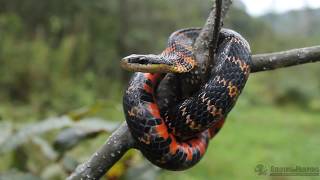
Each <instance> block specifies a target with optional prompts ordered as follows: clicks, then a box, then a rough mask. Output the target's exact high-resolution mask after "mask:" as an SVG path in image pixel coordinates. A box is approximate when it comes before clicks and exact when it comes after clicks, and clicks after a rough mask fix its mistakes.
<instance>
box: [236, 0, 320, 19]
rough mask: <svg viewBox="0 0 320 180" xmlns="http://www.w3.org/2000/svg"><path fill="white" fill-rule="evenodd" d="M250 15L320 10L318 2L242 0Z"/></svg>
mask: <svg viewBox="0 0 320 180" xmlns="http://www.w3.org/2000/svg"><path fill="white" fill-rule="evenodd" d="M242 2H244V4H245V5H246V7H247V11H248V12H249V13H250V14H251V15H255V16H258V15H261V14H264V13H266V12H270V11H273V12H285V11H288V10H292V9H301V8H303V7H306V6H307V7H311V8H320V0H242Z"/></svg>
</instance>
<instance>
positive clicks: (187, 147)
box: [182, 143, 192, 161]
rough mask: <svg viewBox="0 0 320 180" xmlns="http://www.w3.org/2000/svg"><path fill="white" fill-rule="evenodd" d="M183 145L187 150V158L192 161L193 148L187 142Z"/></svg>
mask: <svg viewBox="0 0 320 180" xmlns="http://www.w3.org/2000/svg"><path fill="white" fill-rule="evenodd" d="M182 147H183V149H184V150H185V152H186V154H187V159H188V160H189V161H191V160H192V151H191V148H190V147H189V145H188V144H186V143H183V144H182Z"/></svg>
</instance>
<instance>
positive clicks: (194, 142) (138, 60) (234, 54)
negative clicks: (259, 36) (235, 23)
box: [120, 28, 252, 171]
mask: <svg viewBox="0 0 320 180" xmlns="http://www.w3.org/2000/svg"><path fill="white" fill-rule="evenodd" d="M200 31H201V28H187V29H181V30H177V31H175V32H174V33H172V34H171V35H170V37H169V40H168V44H167V47H166V48H165V49H164V50H163V51H162V53H160V54H146V55H143V54H142V55H141V54H132V55H130V56H127V57H124V58H123V59H122V60H121V62H120V64H121V67H122V68H124V69H126V70H129V71H133V72H134V73H133V75H132V77H131V79H130V81H129V84H128V87H127V89H126V91H125V93H124V96H123V109H124V114H125V118H126V122H127V124H128V127H129V130H130V132H131V134H132V136H133V138H134V140H135V141H136V142H137V143H136V144H137V148H138V149H139V150H140V151H141V152H142V154H143V155H144V156H145V157H146V158H147V159H148V160H149V161H150V162H151V163H153V164H154V165H156V166H158V167H160V168H164V169H167V170H174V171H177V170H185V169H188V168H190V167H192V166H194V165H195V164H197V163H198V162H199V161H200V159H201V158H202V157H203V156H204V154H205V152H206V150H207V148H208V144H209V141H210V139H212V138H213V137H214V136H215V135H216V134H217V133H218V132H219V130H220V129H221V128H222V126H223V124H224V122H225V120H226V118H227V115H228V113H229V112H230V111H231V109H232V108H233V107H234V105H235V103H236V101H237V99H238V97H239V95H240V94H241V92H242V90H243V88H244V86H245V84H246V81H247V79H248V77H249V74H250V66H251V64H252V60H251V50H250V46H249V43H248V42H247V41H246V40H245V39H244V38H243V37H242V36H241V35H240V34H239V33H237V32H235V31H234V30H231V29H225V28H222V29H221V31H220V33H219V40H218V45H217V50H216V51H215V53H216V54H215V56H216V60H215V64H214V66H213V67H212V69H211V70H210V72H209V76H208V80H207V81H206V82H204V83H202V84H201V85H199V87H197V91H196V92H194V93H192V95H190V96H189V97H184V98H182V99H181V98H180V99H178V100H177V99H175V100H174V98H170V99H169V100H167V101H171V105H168V106H166V108H161V104H159V102H160V101H161V102H164V101H163V99H159V97H158V96H157V88H159V84H160V83H161V81H163V79H164V78H165V77H166V75H168V74H170V73H173V74H177V75H188V74H189V76H182V77H186V78H190V79H189V82H192V81H193V75H194V74H197V72H194V69H196V68H195V67H198V66H199V64H197V60H196V58H195V53H194V52H195V50H194V48H193V45H194V43H195V40H196V38H197V37H198V36H199V33H200ZM190 74H191V75H190ZM169 86H172V87H176V86H179V84H177V83H172V84H170V83H169ZM175 94H176V96H179V92H176V93H175Z"/></svg>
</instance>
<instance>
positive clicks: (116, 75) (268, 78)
mask: <svg viewBox="0 0 320 180" xmlns="http://www.w3.org/2000/svg"><path fill="white" fill-rule="evenodd" d="M236 2H237V3H235V4H237V5H236V6H233V7H232V9H231V10H230V12H229V14H228V16H227V18H226V21H225V24H224V27H227V28H232V29H234V30H236V31H238V32H240V33H241V34H242V35H243V36H244V37H245V38H247V39H248V41H249V42H250V44H251V48H252V50H253V53H263V52H272V51H279V50H285V49H290V48H298V47H304V46H311V45H317V44H318V45H319V42H320V22H319V21H318V19H319V18H320V10H311V9H305V10H301V11H294V12H290V13H287V14H284V15H278V14H269V15H266V16H262V17H251V16H249V15H248V14H247V13H246V12H245V9H243V6H241V5H239V1H236ZM210 6H211V5H210V2H209V1H208V0H189V1H188V2H186V1H184V0H175V1H170V0H162V1H156V0H139V1H138V0H90V1H85V0H69V1H62V0H46V1H39V0H28V1H17V0H11V1H8V0H0V63H1V66H0V102H1V104H0V118H1V119H2V121H11V122H14V123H17V124H18V126H23V124H24V123H25V122H26V121H36V120H37V119H44V118H46V117H48V116H56V115H61V114H69V115H70V116H72V117H73V116H74V115H75V116H77V115H78V114H79V112H78V111H76V112H77V113H75V114H74V111H73V110H74V109H79V108H81V107H86V106H90V105H92V106H99V109H100V110H94V113H93V114H94V116H100V117H103V118H105V119H111V120H123V114H122V107H121V102H122V99H121V98H122V93H123V90H124V88H125V87H126V83H127V80H128V79H129V77H130V73H128V72H125V71H123V70H121V69H120V66H119V60H120V59H121V57H124V56H126V55H129V54H132V53H159V52H161V51H162V49H164V47H165V46H166V41H167V38H168V36H169V35H170V33H171V32H173V31H175V30H177V29H180V28H186V27H194V26H202V25H203V24H204V21H205V19H206V17H207V15H208V12H209V10H210ZM319 77H320V64H319V63H318V64H309V65H301V66H298V67H292V68H286V69H281V70H276V71H272V72H264V73H257V74H253V75H252V76H251V78H250V81H249V82H248V86H247V87H246V89H245V91H244V92H243V95H242V96H241V98H240V102H239V104H240V105H238V106H240V107H238V106H237V107H236V109H235V110H234V111H233V112H232V115H230V124H228V128H227V129H226V132H225V133H224V134H223V135H220V136H219V137H220V139H219V140H218V142H217V143H216V144H219V143H220V144H224V143H225V142H227V144H226V145H217V146H219V147H220V148H219V149H218V150H217V151H215V152H216V153H220V154H225V156H223V157H225V158H226V159H227V160H224V159H223V157H220V155H215V154H213V155H210V153H208V154H209V155H207V157H206V158H205V159H206V160H204V161H203V162H202V164H200V166H199V167H196V168H195V170H192V171H190V172H191V173H195V175H193V176H190V173H189V174H186V175H185V174H183V175H181V176H179V178H180V179H195V178H196V179H198V178H199V179H206V177H207V176H206V175H207V174H208V173H209V172H210V168H209V167H207V166H209V164H210V163H209V162H211V160H210V158H215V159H216V158H218V164H220V163H222V164H224V166H223V167H225V166H228V165H227V164H229V163H231V164H232V163H233V162H234V160H232V158H235V159H236V160H235V161H237V162H238V164H237V163H235V164H234V165H233V166H232V167H231V166H230V168H238V167H240V168H241V164H242V163H241V160H240V158H241V157H243V154H242V152H245V151H246V148H247V146H250V145H251V144H252V141H258V140H255V136H256V135H257V134H259V133H260V132H259V127H260V128H261V124H260V123H262V124H265V125H266V126H268V128H270V129H273V130H274V131H277V130H278V131H277V133H280V134H277V133H275V135H273V136H272V137H271V135H270V137H269V136H267V137H266V139H267V140H266V142H262V141H264V140H265V139H263V138H264V137H263V135H261V136H260V138H259V137H258V136H257V139H260V140H259V142H253V143H254V144H256V146H257V149H255V150H257V153H258V155H257V156H254V157H252V158H257V159H260V158H262V159H263V158H265V159H268V158H269V156H271V155H270V154H268V153H272V149H269V151H267V150H264V149H263V147H265V146H269V144H272V145H275V146H277V144H273V142H271V141H272V140H275V139H277V138H278V135H279V136H281V135H284V134H285V133H291V134H292V136H293V134H294V133H293V132H292V131H299V129H298V128H296V127H293V128H292V129H287V130H286V131H283V132H282V130H281V129H280V128H279V127H278V125H279V123H280V125H279V126H280V127H283V128H285V127H287V125H288V126H290V125H291V126H295V125H296V126H300V124H301V123H302V124H303V123H306V125H303V127H304V128H305V129H306V131H308V129H313V128H314V127H313V126H316V125H319V124H315V123H316V122H315V120H319V116H320V115H319V111H320V78H319ZM97 104H98V105H97ZM282 110H283V111H284V112H283V113H284V114H281V113H282ZM265 114H268V116H265ZM286 114H289V115H290V116H289V117H287V116H285V115H286ZM91 116H92V114H91ZM238 117H240V118H239V120H238ZM299 118H300V119H302V122H300V123H298V122H295V121H298V119H299ZM75 119H76V118H75ZM271 119H272V120H271ZM283 119H285V121H284V122H278V121H282V120H283ZM287 120H288V121H287ZM240 121H243V122H244V124H242V125H238V127H236V126H237V123H239V124H240ZM247 121H248V122H247ZM251 121H252V122H251ZM289 121H290V122H289ZM272 123H276V124H275V125H273V124H272ZM277 123H278V124H277ZM282 123H287V125H284V124H282ZM295 123H296V124H295ZM308 123H309V124H308ZM250 124H252V125H250ZM292 124H295V125H292ZM247 125H249V126H247ZM291 126H290V127H291ZM231 128H234V129H238V128H239V129H241V131H242V133H243V134H244V135H243V134H241V136H245V137H244V138H247V139H246V141H242V140H243V138H240V137H239V136H238V134H237V132H238V131H237V132H233V131H232V130H230V129H231ZM228 129H229V130H228ZM261 129H263V127H262V128H261ZM261 129H260V131H261ZM246 132H247V134H245V133H246ZM268 132H269V133H270V134H272V132H273V131H272V132H271V130H269V131H268ZM299 132H300V131H299ZM312 132H313V131H312ZM312 132H310V134H308V136H309V135H310V136H312V135H313V134H312ZM281 133H282V134H281ZM228 134H229V135H228ZM237 138H238V139H237ZM288 138H289V137H284V139H282V141H281V140H279V142H278V141H277V142H275V143H285V142H286V141H287V140H288ZM299 138H300V139H299V140H301V141H303V139H305V140H307V139H308V137H307V136H306V135H303V133H302V134H300V135H299ZM309 140H310V139H309ZM222 141H225V142H222ZM233 141H241V142H243V143H242V144H241V143H240V142H238V143H239V145H242V146H243V147H242V146H241V147H240V148H239V149H235V150H234V152H233V151H232V152H230V154H232V156H230V157H228V156H227V154H228V153H226V152H225V151H226V150H225V149H230V147H231V145H230V144H232V142H233ZM269 141H270V142H269ZM288 141H289V140H288ZM310 141H311V140H310ZM101 142H103V137H100V138H97V140H96V141H95V142H94V143H91V145H92V144H94V145H92V146H90V147H92V148H90V150H91V151H90V152H89V151H88V149H87V148H86V147H88V144H90V143H89V142H85V143H84V147H85V148H82V149H81V148H80V149H77V150H74V152H73V154H74V156H77V155H82V156H81V157H80V158H78V159H79V160H81V161H83V160H85V159H86V157H84V155H83V154H85V155H86V156H89V155H90V153H91V152H93V150H94V149H96V147H98V146H99V144H101ZM290 142H291V141H290ZM228 143H229V144H228ZM268 143H269V144H268ZM301 146H303V145H301ZM284 147H286V146H284ZM296 147H299V145H298V144H297V145H296ZM224 148H225V149H224ZM275 148H276V147H275ZM310 148H315V147H312V145H310ZM303 150H305V149H303V148H302V149H298V150H297V152H295V153H297V154H299V153H300V155H301V153H303ZM16 151H19V149H17V150H16ZM275 151H282V150H279V149H276V150H275ZM283 151H284V150H283ZM21 152H23V151H22V150H21ZM249 152H250V153H255V152H251V151H249ZM280 153H281V152H280ZM15 154H17V152H13V153H12V156H10V157H7V156H6V157H5V160H4V161H1V162H6V163H7V164H6V163H4V164H2V165H0V170H4V169H10V168H18V169H19V167H18V166H17V164H15V160H14V159H15V158H16V156H15ZM18 154H20V155H21V157H20V159H21V158H22V159H24V158H26V157H24V153H19V152H18ZM235 156H236V157H235ZM288 156H289V155H288ZM292 156H296V154H292ZM297 156H299V155H297ZM219 157H220V159H219ZM310 157H315V156H310ZM228 158H229V159H228ZM237 158H238V159H237ZM279 158H280V162H281V160H283V161H284V163H286V162H288V163H294V162H295V161H289V160H288V161H286V159H285V158H286V155H284V156H283V157H279ZM18 159H19V158H18ZM300 160H301V162H305V161H304V160H303V157H300V156H299V157H298V158H297V159H296V161H300ZM243 161H247V164H246V165H248V166H250V168H251V165H252V164H255V163H257V162H256V159H248V160H245V159H244V160H243ZM272 162H279V161H276V160H275V161H272ZM10 163H11V164H10ZM42 163H44V162H42ZM249 163H250V165H249ZM18 164H19V163H18ZM20 165H21V164H20ZM21 166H22V167H25V166H26V165H23V164H22V165H21ZM204 166H205V167H206V168H209V169H207V170H206V168H205V167H204ZM212 166H215V165H214V164H213V165H212ZM218 166H219V165H217V166H216V168H215V169H214V171H212V172H216V173H218V176H219V177H230V176H227V175H226V174H228V173H230V171H231V169H225V168H223V167H221V168H220V167H218ZM246 167H247V166H246ZM33 168H35V167H33ZM252 168H253V166H252ZM20 169H21V168H20ZM35 169H36V168H35ZM222 169H223V170H222ZM22 170H23V168H22ZM229 170H230V171H229ZM242 170H243V169H242ZM252 171H253V169H252ZM219 173H220V174H219ZM231 173H232V174H231V176H238V175H241V172H240V171H236V172H233V171H231ZM239 173H240V174H239ZM247 173H252V172H247ZM210 175H211V174H210ZM247 175H248V174H246V175H245V176H247ZM251 175H252V174H251ZM174 176H175V174H174V175H172V174H170V173H169V174H165V175H164V176H163V178H166V177H168V178H169V177H170V178H172V177H174ZM212 176H215V174H212ZM186 177H187V178H186Z"/></svg>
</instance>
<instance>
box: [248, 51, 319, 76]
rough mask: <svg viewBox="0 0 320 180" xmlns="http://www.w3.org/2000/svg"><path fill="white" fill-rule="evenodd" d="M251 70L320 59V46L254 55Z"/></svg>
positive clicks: (270, 68) (274, 67)
mask: <svg viewBox="0 0 320 180" xmlns="http://www.w3.org/2000/svg"><path fill="white" fill-rule="evenodd" d="M252 61H253V65H252V67H251V72H259V71H267V70H272V69H277V68H283V67H288V66H295V65H299V64H304V63H311V62H316V61H320V46H313V47H306V48H300V49H292V50H288V51H281V52H275V53H269V54H257V55H253V56H252Z"/></svg>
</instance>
